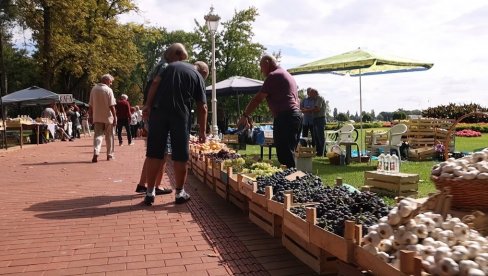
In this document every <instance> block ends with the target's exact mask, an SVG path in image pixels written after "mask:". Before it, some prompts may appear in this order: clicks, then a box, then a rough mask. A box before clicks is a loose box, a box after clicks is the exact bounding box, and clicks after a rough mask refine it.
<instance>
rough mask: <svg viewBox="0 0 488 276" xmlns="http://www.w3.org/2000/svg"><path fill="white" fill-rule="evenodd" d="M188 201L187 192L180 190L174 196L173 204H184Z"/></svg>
mask: <svg viewBox="0 0 488 276" xmlns="http://www.w3.org/2000/svg"><path fill="white" fill-rule="evenodd" d="M188 200H190V195H189V194H188V193H187V192H185V190H181V191H180V192H179V193H177V194H176V196H175V203H176V204H181V203H185V202H187V201H188Z"/></svg>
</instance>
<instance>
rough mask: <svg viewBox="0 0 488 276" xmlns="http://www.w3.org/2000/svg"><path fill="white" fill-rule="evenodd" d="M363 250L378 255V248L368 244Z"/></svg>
mask: <svg viewBox="0 0 488 276" xmlns="http://www.w3.org/2000/svg"><path fill="white" fill-rule="evenodd" d="M363 249H365V250H366V251H368V252H369V253H371V254H373V255H375V256H376V254H378V248H376V246H374V245H372V244H366V245H364V246H363Z"/></svg>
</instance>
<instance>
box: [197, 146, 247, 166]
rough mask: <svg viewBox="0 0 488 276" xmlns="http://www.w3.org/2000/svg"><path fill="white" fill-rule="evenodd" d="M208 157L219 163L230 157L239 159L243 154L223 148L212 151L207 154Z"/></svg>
mask: <svg viewBox="0 0 488 276" xmlns="http://www.w3.org/2000/svg"><path fill="white" fill-rule="evenodd" d="M205 155H206V156H207V157H209V158H210V159H212V160H215V161H216V162H218V163H221V162H223V161H224V160H228V159H237V158H240V157H241V155H240V154H238V153H235V152H230V151H228V150H227V149H221V150H219V151H218V152H211V153H207V154H205Z"/></svg>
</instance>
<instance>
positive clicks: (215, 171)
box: [212, 160, 224, 180]
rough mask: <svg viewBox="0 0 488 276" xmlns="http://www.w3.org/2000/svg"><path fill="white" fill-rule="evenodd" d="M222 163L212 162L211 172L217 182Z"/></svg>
mask: <svg viewBox="0 0 488 276" xmlns="http://www.w3.org/2000/svg"><path fill="white" fill-rule="evenodd" d="M223 165H224V164H223V163H222V162H217V161H215V160H212V170H213V177H214V178H215V179H216V180H217V179H218V180H220V172H221V171H222V168H223Z"/></svg>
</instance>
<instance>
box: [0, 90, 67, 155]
mask: <svg viewBox="0 0 488 276" xmlns="http://www.w3.org/2000/svg"><path fill="white" fill-rule="evenodd" d="M53 102H59V95H58V94H56V93H54V92H51V91H49V90H46V89H44V88H40V87H37V86H31V87H29V88H26V89H22V90H19V91H15V92H13V93H10V94H7V95H5V96H3V97H2V98H1V101H0V106H1V110H2V120H3V131H4V133H3V138H4V139H3V140H4V141H3V144H4V147H5V149H6V148H7V141H6V126H5V109H4V106H5V105H11V104H18V105H19V106H33V105H47V104H50V103H53Z"/></svg>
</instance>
